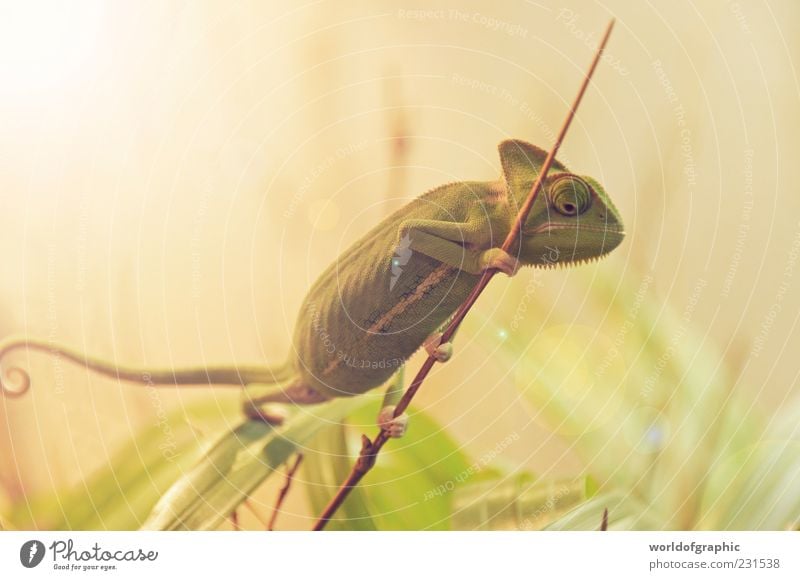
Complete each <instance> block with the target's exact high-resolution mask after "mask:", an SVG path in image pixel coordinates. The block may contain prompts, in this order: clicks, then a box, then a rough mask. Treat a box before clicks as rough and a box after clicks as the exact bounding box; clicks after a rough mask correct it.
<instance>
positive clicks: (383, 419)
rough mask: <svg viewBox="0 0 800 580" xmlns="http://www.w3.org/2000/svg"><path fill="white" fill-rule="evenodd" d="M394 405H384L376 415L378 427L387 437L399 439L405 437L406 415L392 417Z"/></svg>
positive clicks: (406, 427)
mask: <svg viewBox="0 0 800 580" xmlns="http://www.w3.org/2000/svg"><path fill="white" fill-rule="evenodd" d="M395 408H396V406H395V405H386V406H385V407H384V408H383V409H381V412H380V413H378V427H380V428H381V429H383V430H384V431H386V432H387V433H388V434H389V437H392V438H395V439H397V438H399V437H402V436H403V435H405V433H406V429H408V415H406V414H405V413H403V414H402V415H400V416H399V417H395V416H394V410H395Z"/></svg>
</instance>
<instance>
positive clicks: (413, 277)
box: [0, 141, 624, 404]
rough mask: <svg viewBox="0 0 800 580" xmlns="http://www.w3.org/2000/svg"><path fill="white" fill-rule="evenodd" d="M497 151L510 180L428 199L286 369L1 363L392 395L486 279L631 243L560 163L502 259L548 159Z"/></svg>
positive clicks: (364, 245)
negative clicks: (395, 382)
mask: <svg viewBox="0 0 800 580" xmlns="http://www.w3.org/2000/svg"><path fill="white" fill-rule="evenodd" d="M499 150H500V158H501V161H502V165H503V176H504V179H503V180H500V181H493V182H461V183H452V184H448V185H443V186H441V187H438V188H436V189H434V190H432V191H429V192H428V193H426V194H424V195H422V196H420V197H419V198H417V199H416V200H414V201H412V202H411V203H409V204H408V205H406V206H405V207H403V208H401V209H400V210H398V211H396V212H395V213H393V214H392V215H391V216H389V217H387V218H386V219H385V220H384V221H382V222H381V223H380V224H378V225H377V226H375V227H374V228H373V229H372V230H371V231H370V232H369V233H367V234H366V235H365V236H364V237H363V238H361V240H359V241H358V242H356V243H355V244H354V245H353V246H352V247H350V248H349V249H348V250H347V251H346V252H345V253H344V254H343V255H342V256H341V257H340V258H339V259H338V260H336V262H334V263H333V264H332V265H331V266H330V267H328V269H327V270H325V271H324V272H323V273H322V275H321V276H320V277H319V279H318V280H317V281H316V283H315V284H314V285H313V286H312V287H311V289H310V290H309V292H308V295H307V296H306V299H305V301H304V302H303V305H302V307H301V309H300V313H299V315H298V318H297V324H296V326H295V333H294V340H293V348H292V351H291V356H290V358H289V361H288V362H287V363H286V365H284V366H283V367H281V368H279V369H268V368H260V367H220V368H213V369H205V368H192V369H184V370H175V371H173V370H171V369H162V370H158V371H154V370H148V369H136V368H120V367H118V366H116V365H114V364H111V363H107V362H105V361H101V360H97V359H89V358H88V357H86V356H85V355H83V354H81V353H78V352H76V351H72V350H70V349H66V348H62V347H54V346H53V345H51V344H49V343H46V342H43V341H35V340H28V339H20V340H16V341H10V342H7V343H6V344H5V345H4V346H3V347H0V360H2V356H3V355H4V354H5V353H7V352H8V351H9V350H11V349H12V348H16V347H21V346H28V347H29V348H36V349H39V350H45V351H48V352H51V353H53V354H57V355H61V356H64V357H66V358H68V359H71V360H74V361H76V362H79V363H81V364H86V365H87V366H89V367H90V368H92V369H94V370H97V371H98V372H101V373H103V374H106V375H108V376H112V377H119V378H123V379H126V380H132V381H137V382H143V383H151V384H203V383H211V384H231V385H248V386H249V387H250V388H249V389H248V392H249V393H250V395H251V400H252V401H255V402H257V403H259V404H260V403H264V402H289V401H291V402H295V403H316V402H321V401H323V400H327V399H330V398H332V397H342V396H352V395H358V394H361V393H364V392H365V391H368V390H370V389H373V388H375V387H378V386H380V385H382V384H384V383H385V382H386V381H387V380H388V379H389V378H390V377H391V375H392V374H393V373H394V372H395V371H397V370H398V369H399V368H400V367H401V366H402V365H403V363H404V362H405V361H406V360H407V359H408V357H410V356H411V355H412V354H413V353H414V352H415V351H416V350H417V349H419V348H420V346H422V345H423V343H424V342H425V341H426V339H428V337H430V336H431V335H433V334H434V333H435V332H436V330H437V329H438V328H440V327H441V326H442V325H443V324H444V323H445V322H446V320H447V319H448V318H449V317H450V316H451V315H452V314H453V312H454V311H455V310H456V309H457V308H458V306H459V305H460V304H461V303H462V302H463V301H464V299H465V298H466V297H467V295H468V294H469V292H470V290H471V289H472V288H473V287H474V286H475V284H476V282H477V281H478V279H479V277H480V274H481V272H482V271H483V270H485V269H486V268H489V267H498V268H500V269H502V270H504V271H506V272H507V273H513V272H514V271H515V270H516V268H515V266H516V265H525V266H528V265H532V266H548V267H549V266H553V265H555V264H571V263H576V262H580V261H584V260H591V259H596V258H599V257H600V256H602V255H604V254H607V253H608V252H610V251H611V250H613V249H614V248H615V247H617V246H618V245H619V244H620V242H621V241H622V239H623V235H624V234H623V232H622V221H621V219H620V216H619V214H618V213H617V210H616V209H615V208H614V205H613V204H612V203H611V200H610V199H609V198H608V196H607V195H606V193H605V191H604V190H603V188H602V187H601V186H600V184H599V183H597V182H596V181H594V180H593V179H591V178H588V177H582V178H578V177H577V176H573V175H572V174H570V173H569V172H567V169H566V168H565V167H564V166H563V165H561V164H560V163H558V162H557V161H556V162H554V163H553V166H552V167H551V169H550V172H549V174H548V177H547V180H546V181H545V184H544V187H543V190H542V192H541V193H540V195H539V196H538V197H537V199H536V202H535V203H534V205H533V208H532V209H531V212H530V214H529V217H528V219H527V221H526V223H525V226H524V228H523V232H522V236H521V238H520V239H519V241H518V243H517V245H516V247H514V248H512V250H511V252H509V253H510V254H511V256H509V255H508V254H506V253H505V252H503V251H502V250H500V249H499V247H500V246H501V245H502V243H503V241H504V240H505V238H506V235H507V234H508V232H509V229H510V228H511V226H512V224H513V222H514V218H515V217H516V215H517V213H518V211H519V207H520V205H521V204H522V202H523V201H524V199H525V198H526V197H527V195H528V193H529V191H530V189H531V187H532V185H533V182H534V181H535V180H536V178H537V176H538V173H539V170H540V168H541V166H542V164H543V162H544V159H545V157H546V153H545V152H544V151H542V150H541V149H539V148H538V147H535V146H533V145H530V144H529V143H525V142H523V141H504V142H502V143H501V144H500V146H499ZM581 180H582V181H581ZM587 186H588V187H587ZM576 191H578V192H582V193H583V195H584V197H583V198H580V197H577V196H578V195H579V193H576ZM567 214H572V215H567ZM517 260H518V264H517V263H516V261H517ZM16 371H17V373H18V374H20V375H21V376H23V378H25V380H27V377H26V375H25V374H24V372H23V371H21V370H19V369H16ZM25 386H26V385H23V387H25ZM18 390H19V389H18Z"/></svg>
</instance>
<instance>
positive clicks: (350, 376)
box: [293, 182, 507, 397]
mask: <svg viewBox="0 0 800 580" xmlns="http://www.w3.org/2000/svg"><path fill="white" fill-rule="evenodd" d="M497 187H498V186H497V183H496V182H495V183H491V182H464V183H454V184H449V185H445V186H442V187H439V188H437V189H434V190H432V191H430V192H428V193H426V194H425V195H423V196H421V197H420V198H418V199H416V200H414V201H413V202H411V203H410V204H408V205H406V206H405V207H403V208H401V209H400V210H398V211H397V212H395V214H394V215H392V216H391V217H390V218H389V219H387V220H386V221H385V222H384V223H383V224H382V225H381V226H379V227H377V228H375V229H373V230H372V231H370V232H369V233H368V234H367V235H366V236H365V237H364V238H362V239H361V240H360V241H359V242H357V243H356V244H355V245H353V246H352V247H351V248H350V249H348V250H347V251H346V252H344V253H343V254H342V255H343V256H344V257H343V258H341V259H340V260H338V261H337V262H336V263H334V264H332V265H331V266H330V267H329V268H328V269H327V270H326V271H325V272H324V273H323V274H322V275H321V276H320V277H319V279H318V280H317V282H316V283H315V284H314V286H313V287H312V288H311V290H310V291H309V293H308V296H307V298H306V300H305V302H304V303H303V306H302V307H301V309H300V313H299V316H298V321H297V324H296V326H295V335H294V352H293V356H294V360H295V368H296V370H297V372H298V375H299V377H300V382H302V383H303V384H305V385H307V386H311V387H312V388H313V389H315V390H316V391H318V392H320V393H322V394H325V395H327V396H332V397H335V396H347V395H355V394H359V393H362V392H365V391H367V390H369V389H372V388H375V387H377V386H379V385H381V384H382V383H384V382H385V381H386V380H388V378H389V377H390V376H391V375H392V374H393V373H394V372H395V371H396V370H397V368H398V367H399V366H400V365H402V364H403V363H404V362H405V361H406V359H408V357H410V356H411V355H412V354H413V353H414V352H415V351H416V350H417V349H419V348H420V346H421V345H422V343H423V342H424V341H425V339H426V338H428V336H430V335H431V334H432V333H434V332H435V331H436V330H437V329H438V328H439V327H440V326H441V325H442V324H443V323H444V322H445V321H446V320H447V318H448V317H449V316H450V315H451V314H452V313H453V312H454V311H455V310H456V308H458V305H459V304H461V302H463V300H464V299H465V298H466V296H467V295H468V294H469V291H470V290H471V289H472V287H473V286H474V285H475V283H476V282H477V280H478V276H476V275H474V274H469V273H467V272H464V271H461V270H459V269H457V268H454V267H452V266H448V265H446V264H442V263H441V262H438V261H437V260H434V259H432V258H430V257H428V256H426V255H424V254H422V253H420V252H418V251H415V247H414V239H413V234H412V235H411V239H410V245H409V249H410V250H411V256H410V259H409V260H408V262H407V263H406V264H404V265H403V266H402V267H401V270H402V271H401V272H400V274H399V275H398V276H395V282H394V284H392V279H393V278H392V260H393V259H395V257H396V252H397V251H398V244H399V239H398V237H399V236H398V232H399V226H400V225H401V224H402V223H403V221H404V220H406V219H411V218H414V219H435V220H443V221H449V222H462V221H466V220H467V219H468V216H469V215H470V214H472V215H474V214H475V213H476V210H479V212H478V213H481V214H484V215H486V216H487V220H489V219H494V218H496V216H497V213H498V212H507V209H506V207H505V205H504V203H503V200H502V199H501V198H500V197H499V196H498V195H497ZM494 221H498V220H494ZM499 221H500V222H502V221H507V220H505V219H501V220H499ZM387 223H390V224H396V225H397V227H394V228H387V227H386V224H387ZM487 230H488V228H487ZM505 233H506V232H499V231H495V232H494V236H495V239H496V237H498V236H500V237H501V236H504V235H505ZM490 243H491V239H490V238H489V237H488V236H487V241H486V246H487V248H488V247H489V246H490ZM364 256H374V259H373V260H364ZM356 264H357V265H356Z"/></svg>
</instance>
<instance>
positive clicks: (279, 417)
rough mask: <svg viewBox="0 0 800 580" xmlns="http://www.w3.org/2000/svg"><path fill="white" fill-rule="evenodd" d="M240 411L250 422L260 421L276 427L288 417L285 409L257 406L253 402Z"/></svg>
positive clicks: (274, 406) (249, 402)
mask: <svg viewBox="0 0 800 580" xmlns="http://www.w3.org/2000/svg"><path fill="white" fill-rule="evenodd" d="M242 410H243V411H244V414H245V416H247V418H248V419H250V420H251V421H261V422H262V423H268V424H270V425H274V426H276V427H278V426H280V425H283V422H284V421H286V419H287V418H288V417H289V413H288V412H287V410H286V408H285V407H281V406H280V405H257V404H256V403H254V402H253V401H248V402H247V403H245V404H244V407H243V409H242Z"/></svg>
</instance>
